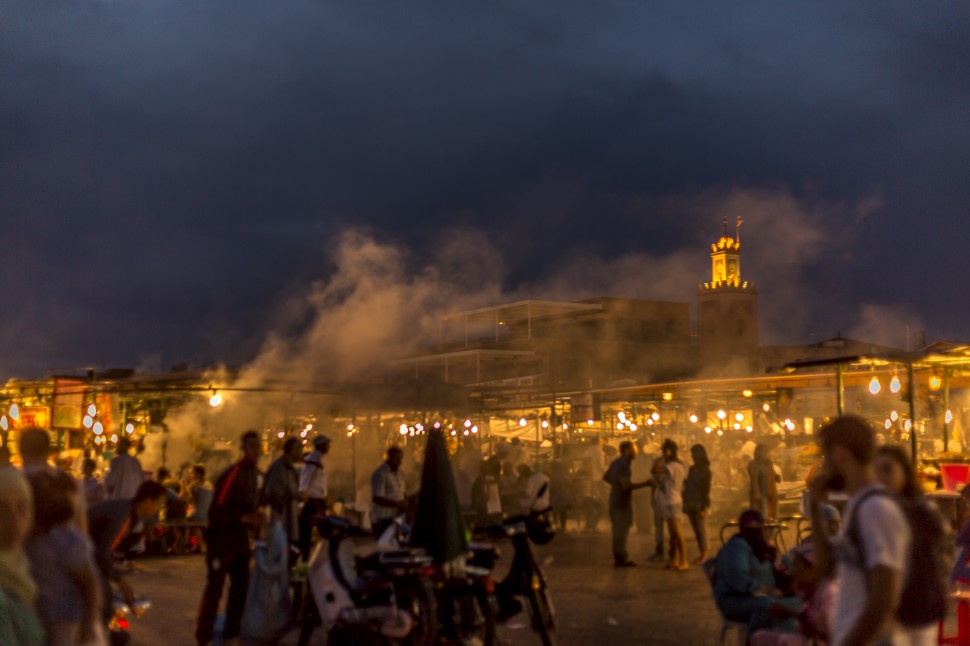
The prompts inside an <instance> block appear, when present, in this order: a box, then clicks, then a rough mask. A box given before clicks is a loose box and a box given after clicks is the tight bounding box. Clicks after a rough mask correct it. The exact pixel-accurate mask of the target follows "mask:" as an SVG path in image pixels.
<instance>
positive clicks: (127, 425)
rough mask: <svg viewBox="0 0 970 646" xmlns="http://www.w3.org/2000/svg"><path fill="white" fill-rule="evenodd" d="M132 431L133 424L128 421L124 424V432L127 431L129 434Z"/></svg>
mask: <svg viewBox="0 0 970 646" xmlns="http://www.w3.org/2000/svg"><path fill="white" fill-rule="evenodd" d="M134 432H135V425H134V424H132V423H131V422H128V423H127V424H125V433H127V434H128V435H131V434H132V433H134Z"/></svg>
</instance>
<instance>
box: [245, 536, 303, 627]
mask: <svg viewBox="0 0 970 646" xmlns="http://www.w3.org/2000/svg"><path fill="white" fill-rule="evenodd" d="M290 612H291V604H290V572H289V546H288V544H287V538H286V532H285V531H284V530H283V524H282V523H280V522H279V521H274V522H273V523H271V524H270V525H269V527H268V528H267V530H266V537H265V542H264V543H262V544H257V547H256V558H255V563H254V565H253V572H252V575H251V576H250V577H249V590H248V591H247V593H246V609H245V611H243V616H242V623H241V625H240V633H239V636H240V638H241V639H242V641H243V642H244V643H246V644H276V643H277V642H279V640H280V639H281V638H282V637H283V634H284V633H285V632H286V629H287V627H288V626H289V624H290Z"/></svg>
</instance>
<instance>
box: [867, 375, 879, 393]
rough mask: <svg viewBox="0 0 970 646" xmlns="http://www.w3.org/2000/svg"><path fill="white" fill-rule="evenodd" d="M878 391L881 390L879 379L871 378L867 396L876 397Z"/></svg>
mask: <svg viewBox="0 0 970 646" xmlns="http://www.w3.org/2000/svg"><path fill="white" fill-rule="evenodd" d="M880 390H882V384H881V383H879V377H873V378H872V379H871V380H870V381H869V394H870V395H878V394H879V391H880Z"/></svg>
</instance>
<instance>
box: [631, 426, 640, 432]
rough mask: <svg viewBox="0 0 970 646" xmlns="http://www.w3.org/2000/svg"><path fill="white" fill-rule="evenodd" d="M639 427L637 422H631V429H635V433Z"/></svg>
mask: <svg viewBox="0 0 970 646" xmlns="http://www.w3.org/2000/svg"><path fill="white" fill-rule="evenodd" d="M638 428H639V427H638V426H637V425H636V424H630V430H631V431H633V432H634V433H636V431H637V429H638Z"/></svg>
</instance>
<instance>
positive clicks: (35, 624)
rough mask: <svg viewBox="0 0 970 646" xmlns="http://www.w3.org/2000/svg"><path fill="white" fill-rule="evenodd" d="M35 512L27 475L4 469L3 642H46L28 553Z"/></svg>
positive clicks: (0, 476) (0, 541) (0, 509)
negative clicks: (26, 551) (26, 548)
mask: <svg viewBox="0 0 970 646" xmlns="http://www.w3.org/2000/svg"><path fill="white" fill-rule="evenodd" d="M32 515H33V501H32V496H31V493H30V485H29V484H28V483H27V480H26V478H24V476H23V474H22V473H20V471H18V470H16V469H13V468H3V469H0V644H18V645H19V646H43V644H44V632H43V630H42V629H41V626H40V621H39V620H38V618H37V611H36V609H35V604H36V601H37V586H36V585H35V584H34V581H33V579H32V578H31V577H30V566H29V562H28V560H27V555H26V553H24V540H26V538H27V535H28V534H29V533H30V527H31V522H32Z"/></svg>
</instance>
